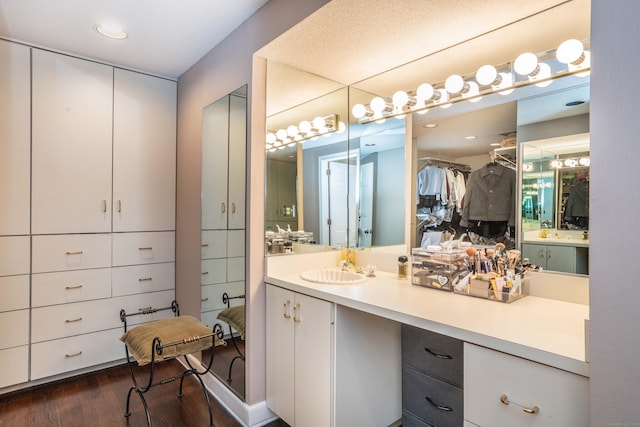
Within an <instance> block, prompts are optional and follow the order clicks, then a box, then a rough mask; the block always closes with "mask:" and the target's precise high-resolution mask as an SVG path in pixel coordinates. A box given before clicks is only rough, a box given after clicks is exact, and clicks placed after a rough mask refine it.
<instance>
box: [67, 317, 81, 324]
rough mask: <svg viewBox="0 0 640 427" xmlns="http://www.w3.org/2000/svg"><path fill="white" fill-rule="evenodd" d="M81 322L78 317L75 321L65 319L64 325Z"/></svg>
mask: <svg viewBox="0 0 640 427" xmlns="http://www.w3.org/2000/svg"><path fill="white" fill-rule="evenodd" d="M81 320H82V317H78V318H77V319H67V320H65V321H64V323H75V322H79V321H81Z"/></svg>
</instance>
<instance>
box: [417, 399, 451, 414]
mask: <svg viewBox="0 0 640 427" xmlns="http://www.w3.org/2000/svg"><path fill="white" fill-rule="evenodd" d="M424 398H425V399H427V402H429V403H430V404H431V406H433V407H434V408H436V409H439V410H441V411H446V412H451V411H453V408H450V407H448V406H442V405H438V404H437V403H435V402H434V401H433V400H431V399H429V396H425V397H424Z"/></svg>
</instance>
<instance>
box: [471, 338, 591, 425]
mask: <svg viewBox="0 0 640 427" xmlns="http://www.w3.org/2000/svg"><path fill="white" fill-rule="evenodd" d="M464 352H465V356H464V357H465V362H464V365H465V366H464V368H465V380H464V405H465V409H464V411H465V418H466V419H467V420H469V421H470V422H472V423H475V424H477V425H478V426H482V427H490V426H523V427H529V426H531V427H533V426H540V427H542V426H545V427H554V426H557V427H582V426H588V425H589V380H588V379H587V378H585V377H582V376H579V375H576V374H572V373H569V372H566V371H562V370H560V369H556V368H552V367H549V366H545V365H541V364H539V363H535V362H531V361H528V360H525V359H521V358H518V357H515V356H511V355H507V354H504V353H500V352H497V351H494V350H490V349H487V348H484V347H479V346H476V345H473V344H465V349H464ZM503 396H504V397H503ZM502 400H504V401H505V402H503V401H502ZM505 403H508V404H505ZM535 408H537V410H536V409H535Z"/></svg>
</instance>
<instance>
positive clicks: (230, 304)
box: [201, 86, 247, 399]
mask: <svg viewBox="0 0 640 427" xmlns="http://www.w3.org/2000/svg"><path fill="white" fill-rule="evenodd" d="M246 144H247V87H246V86H243V87H242V88H240V89H238V90H236V91H234V92H233V93H230V94H228V95H226V96H224V97H222V98H221V99H219V100H217V101H216V102H214V103H212V104H210V105H208V106H207V107H205V108H204V110H203V112H202V194H201V197H202V200H201V201H202V249H201V267H202V271H201V277H202V279H201V291H202V312H201V320H202V322H203V323H204V324H205V325H207V326H208V327H210V328H214V331H216V333H217V334H218V336H219V337H220V338H221V339H222V340H223V342H224V343H225V344H224V345H218V346H216V348H215V352H216V353H215V357H214V358H213V364H212V368H211V370H212V372H213V374H214V375H215V376H216V377H218V378H219V380H220V382H222V383H224V384H227V385H228V386H229V388H230V389H231V390H232V391H233V392H234V393H235V394H237V395H238V396H239V397H240V398H242V399H244V396H245V366H244V321H245V316H244V306H245V305H244V295H245V214H244V199H245V196H244V194H245V189H244V186H245V169H246V167H245V152H246ZM203 360H205V361H208V360H209V356H208V355H207V354H205V355H204V356H203Z"/></svg>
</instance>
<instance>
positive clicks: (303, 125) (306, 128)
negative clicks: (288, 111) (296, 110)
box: [298, 120, 311, 134]
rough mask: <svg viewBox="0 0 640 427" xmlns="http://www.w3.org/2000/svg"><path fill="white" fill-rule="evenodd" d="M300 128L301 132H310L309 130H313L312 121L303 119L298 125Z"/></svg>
mask: <svg viewBox="0 0 640 427" xmlns="http://www.w3.org/2000/svg"><path fill="white" fill-rule="evenodd" d="M298 129H300V132H302V133H305V134H306V133H309V131H310V130H311V123H309V122H308V121H306V120H303V121H301V122H300V124H299V125H298Z"/></svg>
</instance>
